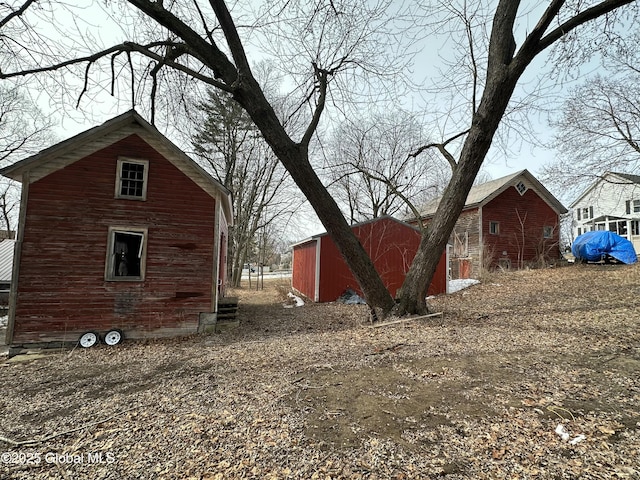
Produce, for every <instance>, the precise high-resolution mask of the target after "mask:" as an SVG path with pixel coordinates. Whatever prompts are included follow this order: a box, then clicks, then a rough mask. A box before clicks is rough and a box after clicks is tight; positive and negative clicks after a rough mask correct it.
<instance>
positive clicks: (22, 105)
mask: <svg viewBox="0 0 640 480" xmlns="http://www.w3.org/2000/svg"><path fill="white" fill-rule="evenodd" d="M51 139H52V135H51V123H50V121H49V120H48V119H47V118H46V117H45V116H44V115H43V114H42V112H41V111H40V110H39V109H38V108H37V107H36V106H35V104H34V103H33V102H32V101H31V99H29V98H28V97H27V96H26V95H24V93H23V92H22V90H21V89H20V88H19V86H16V85H9V84H8V85H0V165H2V166H4V165H7V164H9V163H10V162H12V161H14V160H18V159H20V158H22V157H26V156H28V155H30V154H33V153H35V152H37V151H38V150H40V149H42V148H44V147H45V146H47V144H48V143H49V142H50V141H51ZM19 205H20V185H18V184H16V182H14V181H12V180H10V179H8V178H1V179H0V211H1V212H0V213H1V215H0V228H2V229H3V230H6V231H7V232H10V231H12V230H15V228H16V226H17V216H18V210H19Z"/></svg>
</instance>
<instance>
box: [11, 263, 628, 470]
mask: <svg viewBox="0 0 640 480" xmlns="http://www.w3.org/2000/svg"><path fill="white" fill-rule="evenodd" d="M287 288H288V287H287V284H286V281H285V280H279V281H276V282H271V283H269V284H267V285H266V288H265V290H264V291H259V292H255V291H249V290H248V289H240V290H238V291H237V292H235V293H236V294H237V295H238V296H239V297H240V299H241V300H240V311H239V318H240V327H239V328H237V329H235V330H233V331H226V332H224V333H222V334H215V335H210V336H194V337H189V338H182V339H174V340H165V341H152V342H143V343H134V342H125V343H123V344H122V345H121V346H118V347H111V348H109V347H95V348H92V349H88V350H79V349H76V350H73V351H71V352H68V351H67V352H62V353H58V354H56V355H53V356H49V357H47V358H44V359H39V360H35V361H28V362H18V363H14V362H4V363H1V364H0V385H2V395H1V396H0V437H2V439H3V440H1V441H0V454H1V457H0V478H3V479H33V478H38V479H39V478H55V479H58V478H63V479H85V478H86V479H192V478H193V479H233V478H260V479H262V478H300V479H310V478H319V479H320V478H321V479H329V478H332V479H333V478H335V479H338V478H339V479H343V478H344V479H361V478H370V479H376V478H378V479H412V478H447V479H478V478H479V479H482V478H485V479H497V478H500V479H501V478H517V479H526V478H540V479H548V478H552V479H562V478H567V479H569V478H585V479H601V478H632V479H637V478H640V415H639V410H640V328H639V327H640V315H639V313H640V266H637V265H636V266H612V265H588V266H585V265H577V266H571V267H565V268H558V269H548V270H534V271H522V272H506V273H500V274H494V275H492V276H490V277H488V278H485V279H484V280H483V283H482V284H480V285H477V286H474V287H471V288H469V289H466V290H463V291H460V292H458V293H455V294H452V295H448V296H440V297H437V298H434V299H431V300H430V305H431V307H432V308H433V309H434V310H435V311H438V312H440V311H441V312H443V316H442V317H430V318H423V319H416V320H412V321H409V322H406V323H397V324H394V325H389V326H384V327H379V328H372V327H371V326H370V324H369V323H368V320H367V312H366V308H365V307H362V306H346V305H339V304H324V305H316V304H310V303H307V304H306V305H305V306H303V307H292V308H285V307H284V306H283V303H284V302H285V299H286V292H287V291H288V290H287ZM560 426H562V427H560ZM557 431H558V432H559V433H557ZM562 433H564V434H565V437H566V439H563V438H562V435H561V434H562ZM19 442H28V443H19Z"/></svg>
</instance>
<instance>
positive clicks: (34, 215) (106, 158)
mask: <svg viewBox="0 0 640 480" xmlns="http://www.w3.org/2000/svg"><path fill="white" fill-rule="evenodd" d="M0 173H1V174H2V175H5V176H7V177H10V178H13V179H15V180H17V181H19V182H22V200H21V208H20V220H19V229H18V238H17V241H16V248H15V257H14V270H13V281H12V287H11V288H12V290H11V294H10V309H9V320H8V328H7V344H9V345H11V346H13V347H14V348H19V347H21V346H27V345H29V344H51V342H53V343H54V344H55V343H61V344H62V343H66V342H76V341H78V338H79V337H80V336H81V335H82V334H83V333H84V332H87V331H94V332H97V333H99V334H104V332H106V331H109V330H113V329H119V330H121V331H122V332H123V333H124V336H125V337H126V338H145V337H160V336H171V335H181V334H189V333H194V332H198V331H203V330H208V329H210V328H211V327H212V326H213V325H214V324H215V318H216V311H217V302H218V298H219V297H220V296H221V295H222V293H223V291H224V281H225V275H224V272H225V268H224V265H225V264H226V252H227V238H228V225H229V224H231V222H232V206H231V200H230V195H229V192H228V191H227V190H226V189H225V188H224V187H223V186H222V185H221V184H219V183H218V182H217V181H215V180H214V179H213V178H212V177H211V176H209V175H208V174H207V173H206V172H205V171H204V170H202V168H200V167H199V166H198V165H197V164H196V163H195V162H194V161H193V160H191V159H190V158H189V157H188V156H187V155H186V154H185V153H183V152H182V151H181V150H180V149H178V148H177V147H176V146H175V145H174V144H173V143H171V142H170V141H169V140H168V139H167V138H165V137H164V136H163V135H161V134H160V133H159V132H158V130H156V129H155V128H154V127H153V126H152V125H150V124H149V123H147V122H146V121H145V120H144V119H142V118H141V117H140V116H139V115H138V114H137V113H135V112H133V111H131V112H128V113H125V114H123V115H120V116H118V117H116V118H114V119H112V120H110V121H107V122H106V123H104V124H103V125H101V126H98V127H95V128H93V129H91V130H88V131H86V132H84V133H81V134H79V135H77V136H75V137H73V138H71V139H69V140H66V141H63V142H62V143H59V144H57V145H54V146H53V147H51V148H49V149H47V150H44V151H42V152H40V153H39V154H37V155H35V156H33V157H30V158H27V159H25V160H22V161H20V162H18V163H16V164H14V165H12V166H10V167H7V168H5V169H3V170H1V171H0Z"/></svg>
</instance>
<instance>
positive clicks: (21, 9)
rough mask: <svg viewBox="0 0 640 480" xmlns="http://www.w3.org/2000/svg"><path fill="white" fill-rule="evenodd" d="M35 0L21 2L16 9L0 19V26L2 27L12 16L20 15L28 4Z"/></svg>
mask: <svg viewBox="0 0 640 480" xmlns="http://www.w3.org/2000/svg"><path fill="white" fill-rule="evenodd" d="M35 1H36V0H27V1H26V2H24V3H23V4H22V6H21V7H20V8H19V9H18V10H15V11H14V12H11V13H10V14H9V15H7V16H6V17H4V18H3V19H0V28H2V27H4V26H5V25H6V24H7V23H9V22H10V21H11V20H13V19H14V18H16V17H19V16H20V15H22V14H23V13H24V12H25V11H26V10H27V8H29V6H30V5H31V4H32V3H33V2H35Z"/></svg>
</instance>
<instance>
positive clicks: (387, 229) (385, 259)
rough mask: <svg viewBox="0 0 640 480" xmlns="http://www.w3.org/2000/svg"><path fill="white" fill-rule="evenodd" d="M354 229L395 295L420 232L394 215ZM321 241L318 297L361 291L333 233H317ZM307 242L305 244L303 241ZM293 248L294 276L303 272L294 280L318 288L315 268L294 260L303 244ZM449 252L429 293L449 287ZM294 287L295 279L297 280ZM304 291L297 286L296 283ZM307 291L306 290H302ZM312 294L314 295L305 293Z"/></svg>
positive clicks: (327, 299) (329, 298) (321, 299)
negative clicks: (302, 266)
mask: <svg viewBox="0 0 640 480" xmlns="http://www.w3.org/2000/svg"><path fill="white" fill-rule="evenodd" d="M353 228H354V233H355V235H356V236H357V237H358V239H359V240H360V242H361V243H362V246H363V247H364V249H365V250H366V251H367V253H368V254H369V256H370V257H371V259H372V260H373V263H374V266H375V268H376V270H377V271H378V273H379V274H380V277H381V278H382V281H383V282H384V284H385V286H386V287H387V289H388V290H389V292H390V293H391V295H393V296H396V294H397V291H398V289H399V288H400V287H401V286H402V282H403V281H404V277H405V275H406V272H407V270H408V269H409V266H410V265H411V262H412V261H413V257H414V256H415V253H416V251H417V249H418V244H419V243H420V233H419V232H418V231H417V230H415V229H413V228H411V227H410V226H408V225H406V224H403V223H401V222H398V221H396V220H393V219H392V218H387V217H385V218H381V219H378V220H375V221H373V222H368V223H365V224H362V225H359V226H354V227H353ZM318 241H320V242H321V243H320V266H319V267H320V279H319V287H318V301H319V302H331V301H334V300H336V299H337V298H338V297H340V295H342V294H343V293H344V292H345V290H347V289H352V290H354V291H355V292H357V293H358V294H359V295H362V291H361V290H360V287H359V286H358V282H357V281H356V280H355V278H354V277H353V274H352V273H351V271H350V270H349V268H348V267H347V264H346V262H345V261H344V259H343V258H342V256H341V255H340V253H339V251H338V248H337V247H336V245H335V243H334V242H333V240H331V237H329V236H328V235H323V236H320V237H318ZM304 245H306V244H304ZM314 246H315V243H314ZM294 250H295V252H294V273H293V275H294V278H295V277H296V275H300V280H294V282H296V281H297V282H298V283H302V279H304V281H305V282H307V285H312V286H313V287H314V288H313V289H311V287H310V286H308V287H306V288H308V291H310V292H314V291H315V269H314V270H310V269H309V268H306V269H305V271H303V270H301V269H298V267H297V264H296V263H295V256H296V255H297V254H298V251H299V250H300V246H296V247H295V249H294ZM314 260H315V248H314ZM447 270H448V268H447V266H446V253H445V254H444V255H443V260H441V265H439V267H438V271H437V274H436V275H438V277H437V279H434V281H433V283H432V285H431V286H430V294H437V293H444V292H446V287H447V281H448V278H447V275H448V272H447ZM294 287H295V283H294ZM295 288H297V289H298V290H300V291H301V292H302V290H301V289H300V288H298V287H295ZM302 293H305V292H302ZM305 295H307V296H309V297H310V298H313V295H309V294H307V293H305Z"/></svg>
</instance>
